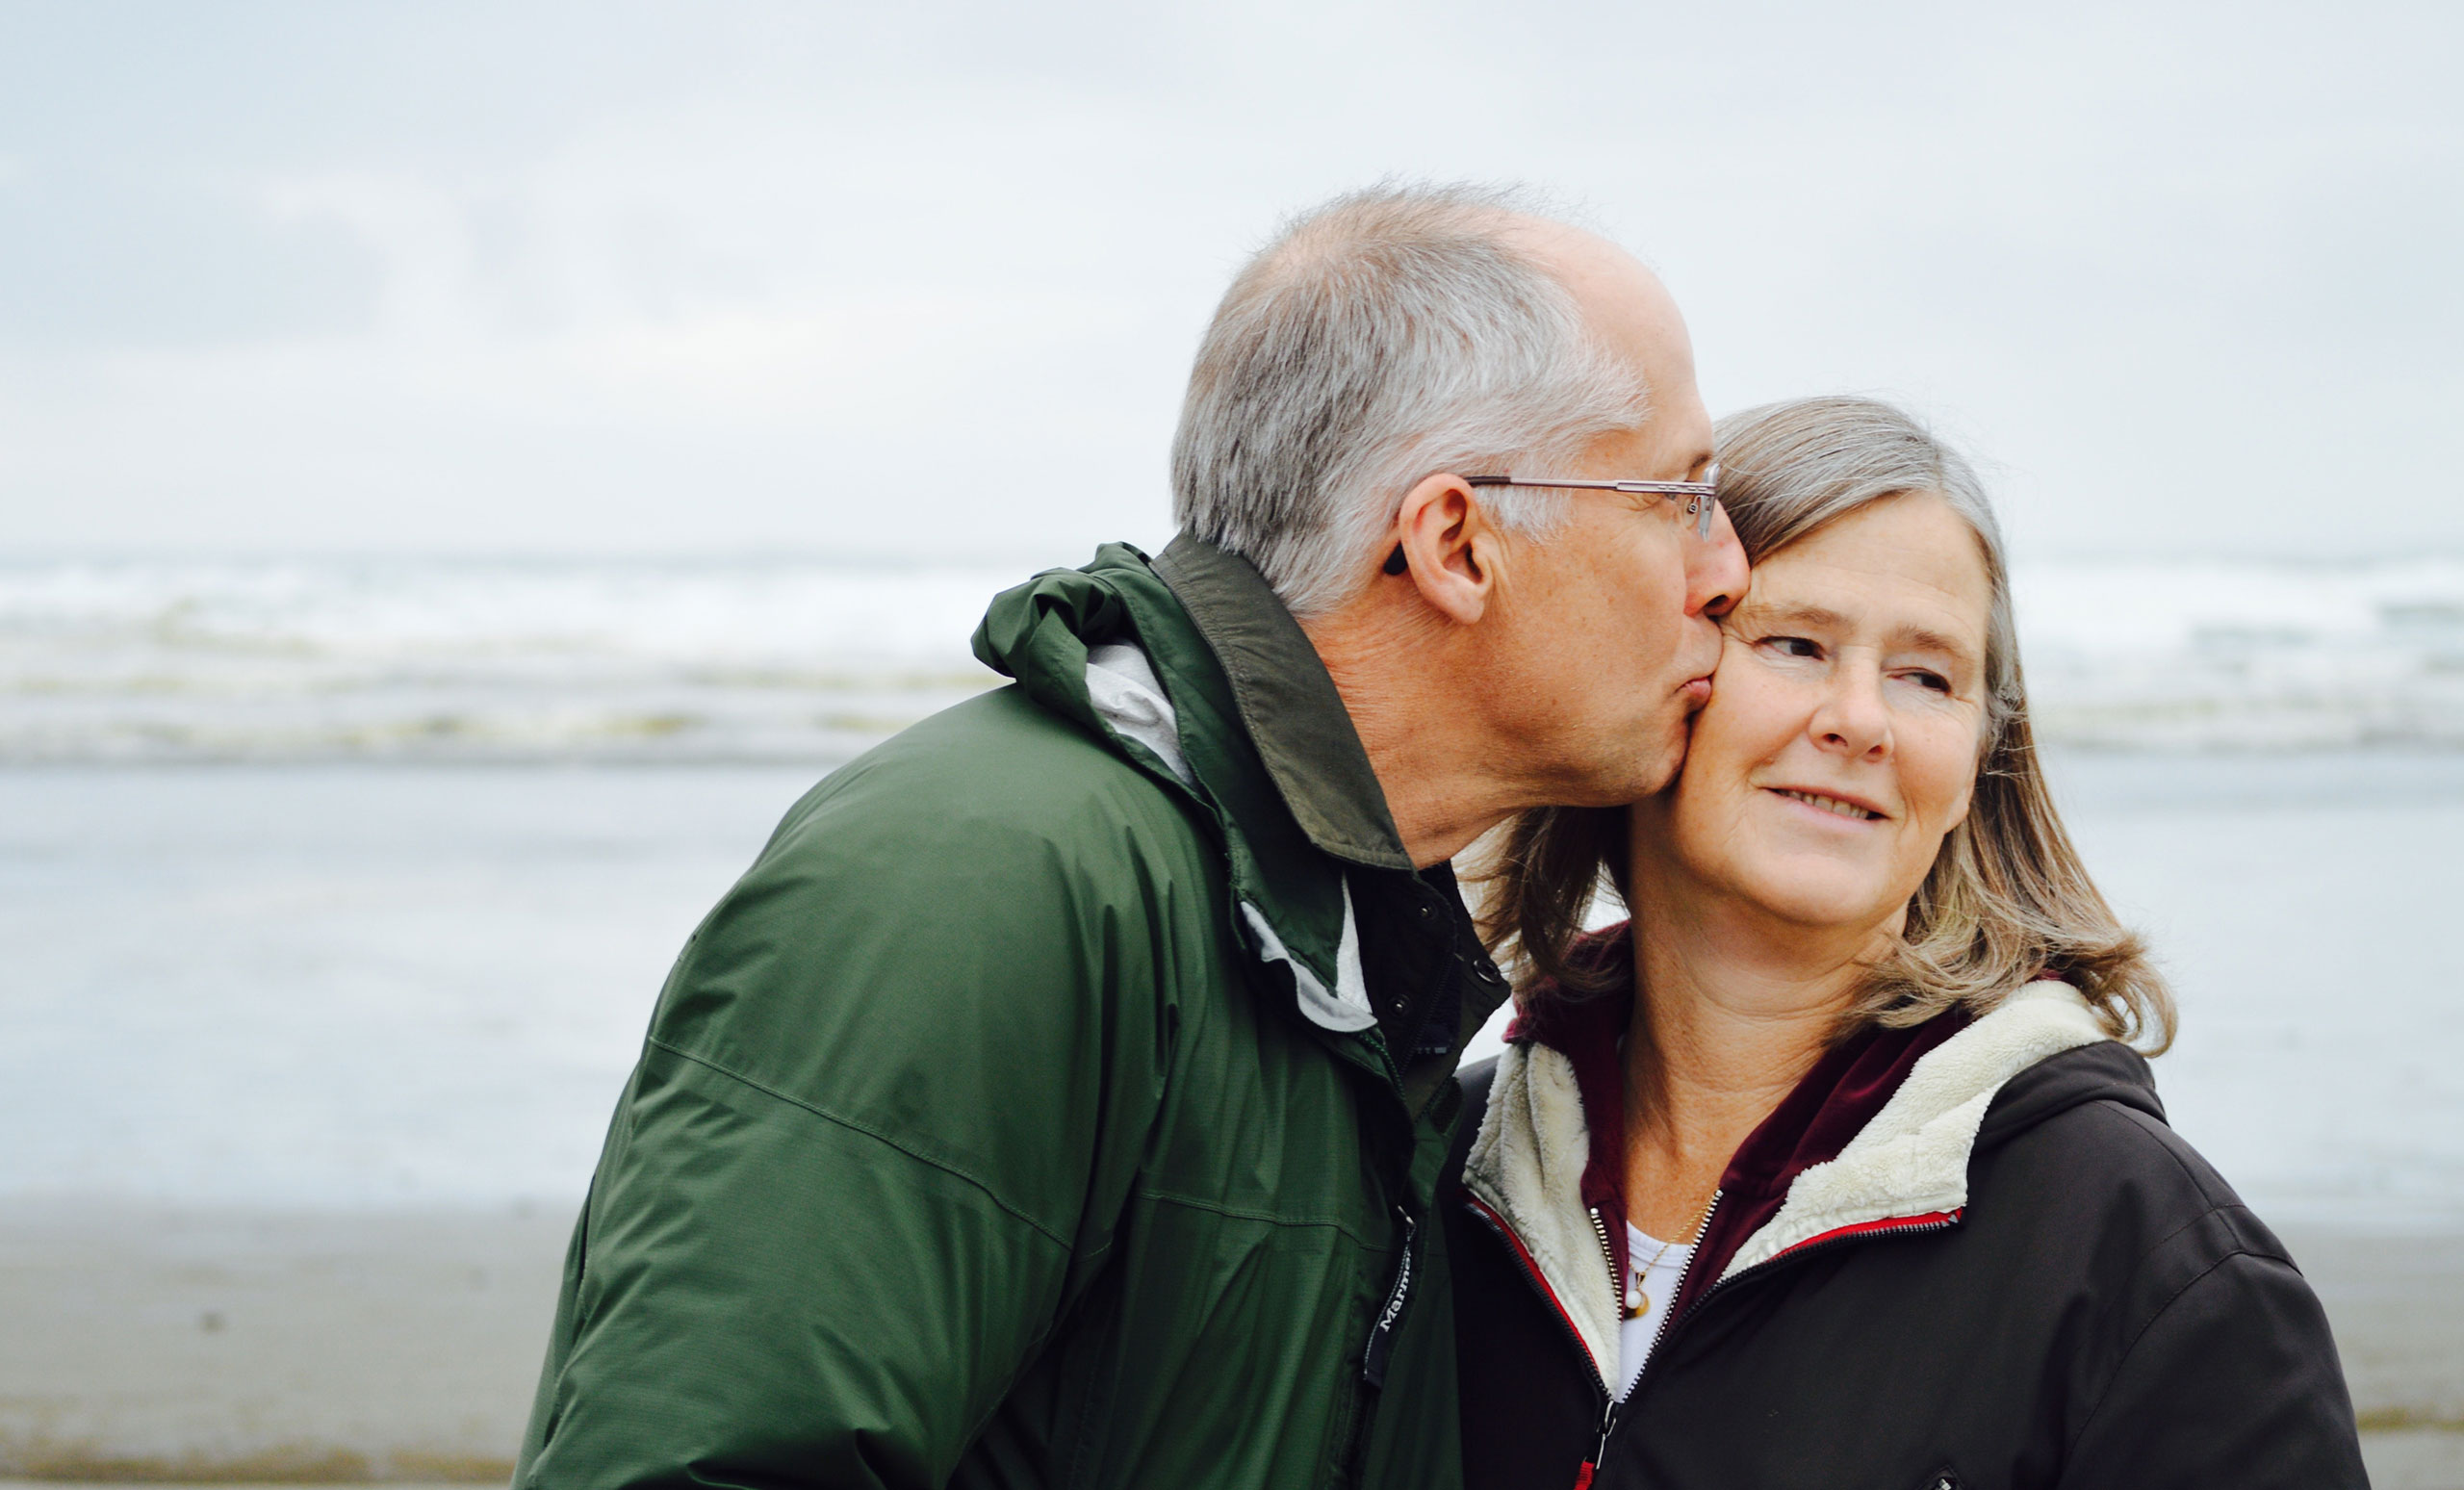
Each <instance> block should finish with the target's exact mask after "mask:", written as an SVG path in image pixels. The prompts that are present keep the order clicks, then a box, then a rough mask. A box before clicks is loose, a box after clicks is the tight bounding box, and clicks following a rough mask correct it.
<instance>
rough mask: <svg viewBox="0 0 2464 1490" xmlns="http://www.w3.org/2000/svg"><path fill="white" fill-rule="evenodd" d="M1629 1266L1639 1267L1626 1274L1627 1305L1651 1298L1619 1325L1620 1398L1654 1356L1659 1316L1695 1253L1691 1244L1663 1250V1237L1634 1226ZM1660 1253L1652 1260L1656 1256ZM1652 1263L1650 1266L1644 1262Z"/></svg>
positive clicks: (1628, 1241) (1629, 1241)
mask: <svg viewBox="0 0 2464 1490" xmlns="http://www.w3.org/2000/svg"><path fill="white" fill-rule="evenodd" d="M1626 1250H1627V1252H1628V1253H1629V1254H1630V1256H1629V1259H1628V1266H1630V1267H1631V1268H1633V1269H1635V1270H1637V1271H1635V1272H1631V1273H1629V1274H1628V1275H1627V1283H1626V1303H1627V1306H1628V1307H1632V1306H1633V1305H1635V1304H1638V1303H1641V1302H1642V1301H1643V1300H1644V1299H1645V1298H1649V1299H1650V1300H1651V1301H1652V1305H1651V1307H1650V1308H1648V1309H1645V1310H1644V1311H1643V1312H1642V1313H1640V1314H1638V1315H1635V1316H1634V1317H1633V1318H1632V1319H1630V1320H1627V1321H1626V1322H1624V1323H1621V1324H1619V1325H1618V1326H1617V1364H1618V1367H1619V1368H1620V1374H1622V1375H1624V1377H1625V1378H1626V1379H1625V1380H1624V1381H1623V1382H1622V1383H1620V1384H1619V1386H1618V1388H1617V1400H1619V1401H1621V1402H1622V1401H1624V1400H1626V1394H1627V1393H1629V1392H1631V1391H1632V1390H1634V1379H1635V1378H1636V1377H1637V1376H1640V1375H1641V1374H1643V1363H1644V1362H1645V1361H1647V1360H1650V1359H1651V1354H1652V1343H1653V1342H1654V1341H1655V1340H1656V1339H1658V1338H1659V1317H1660V1314H1661V1313H1662V1312H1663V1311H1664V1310H1666V1309H1667V1308H1668V1301H1669V1300H1670V1299H1671V1298H1673V1297H1676V1296H1677V1284H1678V1280H1679V1279H1680V1278H1681V1277H1683V1276H1684V1275H1685V1263H1686V1260H1687V1259H1688V1258H1691V1257H1692V1256H1693V1255H1694V1248H1692V1247H1691V1246H1672V1247H1670V1248H1669V1249H1668V1250H1667V1251H1665V1252H1662V1251H1660V1240H1659V1238H1657V1237H1649V1236H1645V1235H1643V1233H1642V1232H1641V1231H1639V1230H1637V1229H1635V1228H1634V1227H1633V1226H1631V1225H1629V1226H1628V1227H1627V1228H1626ZM1655 1255H1656V1256H1657V1257H1658V1259H1659V1260H1658V1261H1657V1262H1653V1261H1652V1259H1653V1257H1654V1256H1655ZM1646 1263H1650V1264H1651V1266H1650V1267H1649V1268H1645V1267H1644V1266H1643V1265H1644V1264H1646Z"/></svg>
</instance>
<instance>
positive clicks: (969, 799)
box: [515, 536, 1505, 1490]
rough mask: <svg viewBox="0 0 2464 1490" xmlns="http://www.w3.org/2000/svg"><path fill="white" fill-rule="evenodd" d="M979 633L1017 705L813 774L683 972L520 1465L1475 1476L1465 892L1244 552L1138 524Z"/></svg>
mask: <svg viewBox="0 0 2464 1490" xmlns="http://www.w3.org/2000/svg"><path fill="white" fill-rule="evenodd" d="M1120 643H1126V644H1128V645H1130V646H1134V647H1135V648H1137V649H1138V650H1139V651H1140V652H1142V653H1143V654H1144V656H1145V658H1146V660H1147V662H1148V663H1149V664H1151V667H1152V671H1153V674H1154V676H1155V678H1156V679H1158V680H1160V682H1161V686H1162V690H1163V692H1164V694H1165V695H1166V696H1167V698H1168V708H1167V709H1166V710H1165V713H1164V723H1163V725H1162V727H1161V732H1155V731H1152V730H1150V731H1149V732H1148V736H1149V739H1150V740H1151V741H1152V742H1153V743H1152V744H1151V745H1150V744H1146V743H1140V742H1139V741H1138V739H1137V735H1138V734H1139V731H1138V730H1137V729H1135V728H1131V729H1129V730H1128V731H1127V732H1123V730H1121V729H1118V728H1116V717H1117V711H1116V712H1114V713H1108V712H1107V711H1106V710H1105V709H1104V708H1102V707H1099V706H1098V705H1097V704H1096V703H1095V702H1094V700H1093V699H1092V698H1091V694H1090V691H1089V674H1088V661H1089V651H1090V649H1091V648H1096V647H1102V646H1105V645H1106V644H1120ZM975 648H976V653H977V655H979V656H980V657H982V658H983V659H984V660H985V661H986V662H987V663H988V664H989V665H990V666H992V667H994V668H996V669H999V670H1000V671H1001V672H1003V673H1005V674H1007V675H1009V676H1010V677H1011V678H1012V679H1014V680H1015V681H1014V685H1012V686H1008V687H1003V688H999V689H996V690H994V691H992V692H990V693H988V694H985V695H982V696H980V697H978V698H976V699H973V700H970V701H969V702H967V703H964V704H962V705H959V706H956V707H954V708H951V709H949V710H946V711H945V712H943V713H940V714H938V715H936V716H935V717H933V718H931V719H928V720H926V721H925V722H923V723H922V724H919V725H917V726H915V727H914V728H913V729H911V730H909V731H907V732H904V733H902V734H900V735H899V736H897V737H896V738H894V739H892V740H890V741H888V742H887V743H886V744H884V745H883V746H881V747H880V748H878V749H876V750H874V751H872V752H871V753H870V754H868V755H866V756H864V757H862V758H860V759H858V760H856V761H854V762H852V763H851V764H849V765H847V766H845V767H843V768H841V769H840V770H838V771H836V772H834V773H833V774H832V775H831V776H830V777H829V778H828V779H827V780H825V781H824V782H822V783H821V784H819V785H818V786H816V787H814V788H813V789H812V790H811V791H810V792H809V793H808V794H807V795H806V796H805V798H804V799H803V800H802V801H801V802H799V803H797V804H796V806H795V807H794V809H791V810H790V811H789V812H788V814H787V816H786V818H785V820H784V821H783V822H782V823H781V824H780V826H779V829H778V831H777V833H776V834H775V835H773V837H772V838H771V840H770V843H769V845H768V846H767V847H766V848H765V849H764V850H763V851H762V853H761V856H760V858H759V859H758V860H757V861H756V862H755V864H754V866H753V867H752V869H751V870H750V871H748V872H747V873H746V874H745V876H744V878H743V879H742V880H740V881H739V882H738V883H737V884H736V885H735V886H734V887H733V888H732V889H731V890H730V891H729V893H728V894H727V896H726V898H725V899H723V900H722V901H721V902H720V903H719V905H718V907H717V908H716V909H715V910H714V911H712V912H710V914H709V916H708V918H707V919H706V920H705V921H704V922H703V923H702V925H701V927H700V929H699V930H698V931H696V932H695V934H694V936H693V939H692V940H691V941H690V942H689V943H688V944H687V946H686V947H685V949H684V952H683V953H682V955H681V956H680V959H679V960H678V962H677V964H676V967H675V970H674V971H673V973H671V974H670V976H669V978H668V982H667V985H666V987H665V989H663V990H662V992H661V994H660V997H659V1001H658V1006H657V1010H656V1012H655V1015H653V1017H652V1021H651V1028H650V1033H649V1037H648V1040H647V1041H646V1043H645V1045H644V1048H643V1051H642V1056H641V1061H640V1064H639V1065H638V1066H636V1067H635V1069H634V1072H633V1075H632V1077H631V1079H630V1081H629V1084H628V1085H627V1087H626V1089H625V1092H624V1095H623V1097H622V1098H621V1100H620V1101H619V1103H618V1106H617V1111H616V1116H615V1118H614V1121H613V1123H612V1124H611V1126H610V1128H609V1132H608V1136H607V1141H606V1146H605V1149H604V1152H603V1155H602V1157H601V1160H600V1164H599V1169H598V1171H597V1173H596V1175H595V1176H594V1178H593V1180H592V1184H591V1190H590V1195H589V1199H588V1201H587V1203H586V1205H585V1206H584V1208H583V1212H582V1216H581V1219H580V1220H579V1222H578V1224H577V1226H576V1228H575V1232H574V1238H573V1244H572V1247H571V1249H570V1251H569V1253H568V1256H567V1260H566V1267H565V1279H564V1287H563V1292H562V1295H561V1297H560V1298H559V1301H558V1304H557V1309H556V1318H555V1324H554V1330H553V1335H552V1340H551V1342H550V1346H549V1351H548V1359H547V1365H546V1368H545V1371H544V1373H543V1374H542V1377H541V1380H540V1384H539V1391H538V1397H537V1400H536V1404H535V1406H534V1409H533V1412H532V1416H531V1422H530V1428H529V1432H528V1434H527V1436H526V1442H525V1444H524V1447H523V1451H522V1457H521V1463H520V1467H519V1469H518V1470H517V1472H516V1476H515V1484H516V1485H517V1486H538V1487H556V1490H585V1487H593V1490H597V1487H615V1486H648V1485H672V1486H685V1485H693V1486H713V1485H716V1486H746V1487H752V1486H761V1487H779V1486H790V1485H832V1486H838V1485H846V1486H861V1485H883V1486H937V1485H943V1484H950V1485H964V1486H1073V1487H1075V1486H1087V1487H1096V1486H1105V1487H1110V1486H1124V1487H1126V1486H1138V1487H1150V1490H1151V1487H1161V1486H1172V1487H1175V1490H1188V1487H1205V1486H1255V1487H1267V1486H1272V1487H1276V1490H1284V1487H1293V1486H1308V1485H1337V1484H1363V1485H1375V1486H1410V1487H1413V1490H1430V1487H1446V1486H1452V1485H1456V1484H1459V1483H1460V1478H1461V1475H1460V1469H1459V1465H1458V1459H1459V1454H1460V1444H1459V1432H1458V1428H1457V1415H1456V1411H1455V1369H1454V1354H1453V1350H1454V1346H1453V1340H1454V1329H1453V1320H1452V1305H1451V1302H1450V1297H1449V1293H1448V1288H1447V1281H1446V1276H1445V1259H1444V1253H1443V1246H1444V1231H1443V1229H1442V1228H1441V1227H1440V1226H1438V1225H1436V1224H1433V1223H1432V1222H1431V1220H1430V1219H1429V1206H1430V1203H1431V1191H1432V1187H1433V1185H1434V1182H1435V1180H1436V1177H1437V1174H1438V1170H1439V1169H1440V1167H1441V1165H1442V1163H1443V1160H1444V1158H1445V1154H1446V1150H1447V1146H1448V1140H1449V1137H1450V1133H1451V1131H1452V1122H1453V1118H1454V1117H1455V1113H1456V1109H1457V1107H1458V1105H1459V1097H1458V1095H1457V1090H1456V1087H1455V1084H1454V1082H1453V1081H1452V1080H1451V1079H1450V1078H1451V1074H1452V1070H1453V1066H1454V1054H1453V1052H1455V1051H1457V1050H1459V1048H1460V1046H1461V1043H1462V1041H1463V1040H1464V1039H1466V1038H1467V1037H1468V1036H1469V1034H1470V1033H1471V1032H1472V1031H1473V1030H1476V1028H1477V1027H1478V1026H1479V1024H1480V1022H1481V1021H1482V1020H1483V1019H1484V1018H1485V1017H1486V1016H1487V1015H1488V1014H1489V1013H1490V1012H1491V1011H1492V1010H1493V1009H1494V1008H1495V1007H1496V1006H1497V1005H1498V1004H1499V1003H1500V1002H1501V1000H1502V999H1503V997H1504V993H1505V986H1504V983H1503V981H1502V980H1501V978H1500V977H1499V976H1498V973H1497V970H1496V968H1495V967H1494V966H1493V965H1491V963H1489V961H1488V959H1487V957H1486V956H1485V954H1483V953H1482V952H1481V951H1480V950H1479V947H1478V943H1477V941H1476V938H1475V937H1474V936H1473V933H1472V928H1471V926H1470V923H1469V921H1468V919H1467V918H1466V917H1465V916H1464V913H1463V910H1462V905H1461V902H1460V900H1459V898H1458V897H1457V896H1456V894H1455V891H1454V886H1453V883H1452V881H1451V879H1450V877H1449V875H1448V871H1447V870H1446V869H1445V868H1444V866H1439V867H1438V868H1435V869H1432V870H1428V871H1424V872H1417V873H1416V872H1415V871H1414V870H1413V868H1412V865H1411V862H1410V861H1409V860H1408V859H1407V858H1406V857H1405V855H1404V853H1403V850H1402V846H1401V844H1400V841H1399V838H1398V835H1397V834H1396V831H1395V828H1394V825H1393V822H1392V820H1391V818H1390V817H1389V815H1388V813H1387V810H1386V807H1385V799H1384V797H1383V795H1382V793H1381V792H1380V791H1379V789H1378V786H1377V783H1376V778H1375V777H1374V775H1373V773H1372V772H1371V770H1370V766H1369V761H1368V758H1367V756H1366V754H1365V753H1364V752H1363V750H1362V748H1361V745H1360V742H1359V738H1358V736H1357V735H1356V734H1355V733H1354V732H1353V730H1352V727H1351V723H1350V720H1349V717H1348V716H1347V714H1346V713H1345V711H1344V708H1343V704H1342V701H1341V699H1340V697H1339V696H1338V695H1337V694H1336V692H1335V690H1334V685H1333V683H1332V681H1330V680H1329V679H1328V678H1327V676H1326V673H1325V670H1324V668H1323V666H1322V664H1321V663H1320V661H1319V660H1318V657H1317V655H1316V653H1315V651H1314V650H1313V649H1311V647H1310V646H1309V643H1308V640H1307V638H1306V636H1305V635H1303V634H1302V633H1301V631H1300V629H1299V628H1298V626H1297V625H1296V623H1295V622H1294V621H1293V619H1292V617H1291V616H1290V614H1289V613H1288V612H1287V611H1285V609H1284V608H1283V606H1282V605H1281V604H1279V603H1278V602H1277V601H1276V600H1275V598H1274V596H1273V594H1272V592H1271V591H1270V590H1269V589H1268V588H1267V586H1266V585H1265V583H1264V581H1263V580H1261V579H1260V578H1259V577H1258V576H1257V574H1256V572H1255V571H1254V570H1253V569H1251V568H1250V567H1249V566H1248V564H1247V563H1246V562H1245V561H1244V560H1242V559H1240V558H1238V557H1235V556H1233V555H1231V554H1228V553H1226V552H1222V551H1220V550H1218V549H1214V548H1212V547H1210V546H1208V545H1206V544H1203V543H1199V542H1197V541H1195V540H1193V539H1191V538H1188V537H1186V536H1185V537H1183V538H1181V539H1179V540H1177V541H1176V542H1175V543H1174V544H1173V545H1172V546H1171V547H1170V548H1169V549H1168V550H1167V551H1166V552H1165V553H1164V554H1163V555H1162V557H1161V558H1160V559H1157V560H1154V561H1151V562H1150V561H1149V560H1148V559H1147V558H1146V556H1145V555H1143V554H1142V553H1140V552H1137V551H1136V550H1134V549H1130V548H1127V547H1124V546H1120V545H1110V546H1107V547H1105V548H1104V549H1103V550H1101V551H1100V552H1098V553H1097V555H1096V557H1095V560H1094V562H1093V563H1092V564H1091V565H1089V566H1088V567H1087V568H1086V569H1084V570H1081V571H1055V572H1052V573H1048V574H1045V575H1041V576H1040V577H1038V578H1036V579H1034V580H1032V581H1031V582H1029V583H1027V584H1025V585H1022V586H1020V587H1019V588H1017V589H1014V590H1011V591H1009V592H1007V593H1005V594H1003V595H1002V596H1000V597H999V598H998V599H997V600H995V601H994V602H993V604H992V606H991V609H990V611H989V612H988V614H987V616H986V617H985V620H984V623H983V626H982V627H981V628H980V629H979V630H978V631H977V633H976V638H975ZM1174 744H1177V747H1178V751H1177V754H1178V756H1179V759H1177V760H1175V759H1173V758H1171V756H1172V754H1173V752H1172V751H1171V748H1170V747H1171V746H1172V745H1174Z"/></svg>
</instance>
